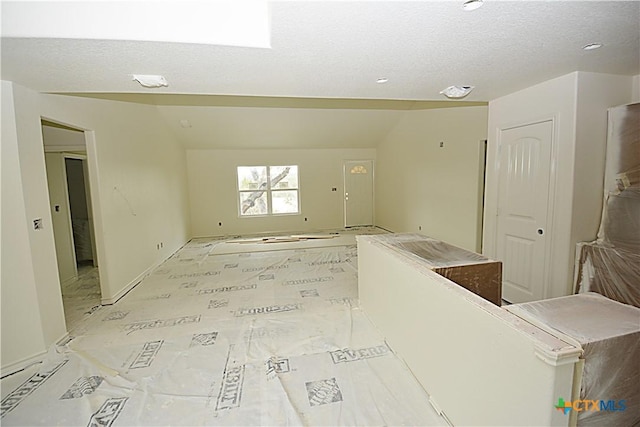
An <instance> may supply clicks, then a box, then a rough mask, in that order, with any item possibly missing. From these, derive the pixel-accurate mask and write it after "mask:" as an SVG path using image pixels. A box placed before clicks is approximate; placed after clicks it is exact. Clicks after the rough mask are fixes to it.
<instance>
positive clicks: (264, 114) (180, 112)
mask: <svg viewBox="0 0 640 427" xmlns="http://www.w3.org/2000/svg"><path fill="white" fill-rule="evenodd" d="M158 110H159V111H160V113H161V114H162V115H163V116H164V117H165V119H166V121H167V124H168V126H170V128H171V130H172V131H173V133H174V134H175V135H176V137H177V138H178V139H179V140H180V142H182V144H183V145H184V146H185V147H186V148H187V149H253V148H265V149H267V148H268V149H276V148H279V149H282V148H287V149H300V148H305V149H319V148H344V147H349V148H374V147H375V146H376V145H377V144H378V142H380V141H381V140H382V138H384V136H385V135H386V134H387V133H388V132H389V129H391V128H392V127H393V126H394V125H395V123H396V122H397V121H398V120H399V119H400V117H402V114H403V111H401V110H380V109H356V108H339V107H338V108H276V107H265V108H261V107H239V106H234V107H209V106H197V107H194V106H159V107H158ZM184 119H187V120H188V122H189V125H188V126H189V127H186V128H185V127H182V126H181V123H180V122H181V120H184Z"/></svg>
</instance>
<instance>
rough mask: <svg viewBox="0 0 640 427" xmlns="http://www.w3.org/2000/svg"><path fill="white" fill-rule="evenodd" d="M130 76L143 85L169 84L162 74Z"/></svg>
mask: <svg viewBox="0 0 640 427" xmlns="http://www.w3.org/2000/svg"><path fill="white" fill-rule="evenodd" d="M132 77H133V80H135V81H137V82H138V83H140V85H141V86H143V87H150V88H158V87H167V86H169V82H168V81H167V79H165V78H164V76H157V75H153V74H133V75H132Z"/></svg>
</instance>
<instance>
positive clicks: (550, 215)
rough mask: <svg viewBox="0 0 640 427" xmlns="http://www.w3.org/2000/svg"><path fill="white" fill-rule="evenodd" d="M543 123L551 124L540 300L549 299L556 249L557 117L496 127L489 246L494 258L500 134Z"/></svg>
mask: <svg viewBox="0 0 640 427" xmlns="http://www.w3.org/2000/svg"><path fill="white" fill-rule="evenodd" d="M544 122H551V147H550V151H551V159H550V164H549V192H548V194H547V223H546V232H547V234H548V235H549V238H548V239H547V240H546V242H545V243H546V244H545V263H544V265H545V267H544V271H543V272H542V277H543V281H544V283H543V284H542V298H543V299H546V298H548V297H549V294H550V289H551V283H550V280H551V271H552V269H551V261H552V260H553V258H554V256H553V255H554V249H555V248H556V245H555V241H556V233H555V232H554V230H555V225H556V221H555V215H554V213H555V209H554V205H555V194H556V186H557V173H556V171H557V165H558V142H557V141H558V117H557V116H556V115H555V114H553V115H550V116H543V117H538V118H536V119H534V120H527V121H523V122H518V123H509V124H507V125H503V126H498V127H496V149H495V159H494V174H495V175H494V176H495V177H496V181H495V182H496V183H497V185H496V187H495V189H494V191H495V193H494V194H495V200H496V202H495V206H494V209H495V211H494V212H492V217H493V218H494V224H493V233H492V237H493V242H492V245H491V250H492V253H493V256H496V254H497V250H498V230H499V227H498V210H499V208H500V184H501V183H500V172H501V167H500V166H501V165H500V160H501V158H502V133H503V132H504V131H508V130H511V129H516V128H520V127H524V126H530V125H536V124H540V123H544Z"/></svg>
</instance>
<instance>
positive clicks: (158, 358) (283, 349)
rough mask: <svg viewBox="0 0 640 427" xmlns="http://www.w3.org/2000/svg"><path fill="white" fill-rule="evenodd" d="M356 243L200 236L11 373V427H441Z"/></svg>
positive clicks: (6, 418)
mask: <svg viewBox="0 0 640 427" xmlns="http://www.w3.org/2000/svg"><path fill="white" fill-rule="evenodd" d="M345 237H346V238H347V239H346V240H345ZM354 242H355V240H354V238H353V236H340V237H339V238H337V239H336V240H333V239H326V240H323V243H319V241H318V240H316V241H307V242H300V243H297V244H295V245H292V243H286V244H284V243H283V244H281V243H268V244H263V245H262V246H261V244H260V243H256V244H249V245H247V246H246V249H245V248H242V249H241V251H239V252H236V251H230V250H228V248H229V247H240V246H242V245H240V244H235V245H231V246H225V245H228V244H227V243H225V241H223V240H214V239H194V240H192V241H191V242H189V243H188V244H187V245H185V246H184V247H183V248H182V249H181V250H180V251H178V252H177V253H176V254H174V255H173V256H172V257H171V258H170V259H168V260H167V261H166V262H164V263H163V264H162V265H161V266H160V267H159V268H157V269H156V270H155V271H154V272H152V273H151V274H150V275H149V276H147V277H146V278H145V279H144V280H143V281H142V282H141V283H140V284H139V285H138V286H136V287H135V288H134V289H133V290H132V291H131V292H129V293H128V294H127V295H126V296H125V297H124V298H123V299H121V300H120V301H119V302H118V303H116V304H114V305H112V306H105V307H101V308H99V309H98V310H96V311H95V312H93V313H92V314H91V315H90V316H88V317H87V318H86V319H85V320H84V321H83V322H81V323H80V324H79V326H78V327H77V328H76V329H74V330H73V331H71V335H73V337H72V338H71V339H70V340H69V341H68V342H67V343H66V344H65V345H63V346H54V347H52V348H51V349H50V351H49V353H48V355H47V358H46V360H45V361H44V362H43V363H42V364H40V365H37V366H36V367H33V368H31V369H28V370H25V371H24V372H22V373H18V374H15V375H13V376H11V377H8V378H5V379H3V380H2V407H1V417H2V418H1V423H2V425H7V426H9V425H47V426H50V425H61V426H62V425H64V426H94V425H101V426H111V425H113V426H132V425H135V426H144V425H189V426H195V425H367V426H369V425H413V426H415V425H443V424H445V423H444V420H443V419H442V418H440V417H439V416H438V415H437V413H436V412H435V411H434V410H433V409H432V407H431V406H430V404H429V402H428V396H427V394H426V393H425V392H424V390H423V389H422V388H421V387H420V385H419V384H418V383H417V381H416V380H415V378H414V377H413V376H412V374H411V372H410V371H409V370H408V369H407V368H406V366H405V365H404V364H403V363H402V362H401V361H400V359H398V357H396V355H395V354H394V353H393V351H392V350H391V349H390V348H389V347H388V346H387V344H386V343H385V340H384V337H382V336H380V335H379V333H378V332H377V330H376V329H375V327H374V326H373V325H372V324H371V323H370V321H369V320H368V319H367V317H366V315H365V313H363V312H362V311H361V310H360V309H359V308H358V299H357V297H358V295H357V250H356V246H355V244H354ZM344 243H347V244H344ZM335 244H340V246H332V245H335ZM277 245H283V246H280V248H282V249H278V248H279V247H278V246H277ZM322 245H324V246H322ZM263 246H264V247H263ZM267 246H268V248H267ZM225 247H226V248H227V249H225ZM262 249H264V250H262ZM407 333H412V331H411V328H408V330H407Z"/></svg>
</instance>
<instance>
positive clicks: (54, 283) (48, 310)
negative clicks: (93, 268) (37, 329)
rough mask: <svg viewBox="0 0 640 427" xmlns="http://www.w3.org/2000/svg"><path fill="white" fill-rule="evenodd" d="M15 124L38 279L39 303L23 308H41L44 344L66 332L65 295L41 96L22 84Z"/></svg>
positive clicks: (17, 93) (17, 95) (16, 99)
mask: <svg viewBox="0 0 640 427" xmlns="http://www.w3.org/2000/svg"><path fill="white" fill-rule="evenodd" d="M13 101H14V109H15V126H16V131H17V136H18V156H19V159H18V160H19V163H20V174H21V177H22V194H23V197H24V206H25V214H26V215H25V218H24V219H23V220H24V221H27V227H28V229H29V245H30V255H31V263H32V271H33V275H34V278H35V284H36V293H37V297H38V300H37V303H38V304H37V306H33V305H31V306H29V307H28V308H26V307H22V309H28V310H34V309H35V308H36V307H37V309H38V310H39V311H40V317H41V321H42V335H43V337H44V341H45V344H47V345H48V344H51V343H53V342H56V341H57V340H59V339H61V338H62V337H63V336H64V335H65V334H66V332H67V331H66V326H65V321H64V312H63V309H62V295H61V292H60V280H59V279H58V266H57V263H56V256H55V243H54V238H53V229H52V226H51V214H50V211H49V206H50V204H49V193H48V190H47V173H46V167H45V160H44V149H43V145H42V127H41V126H40V117H39V116H38V114H37V111H38V108H39V105H40V95H39V94H38V93H36V92H34V91H31V90H29V89H26V88H24V87H22V86H20V85H17V84H14V85H13ZM36 218H38V219H42V228H41V229H39V230H34V228H33V224H32V222H33V220H34V219H36Z"/></svg>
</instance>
